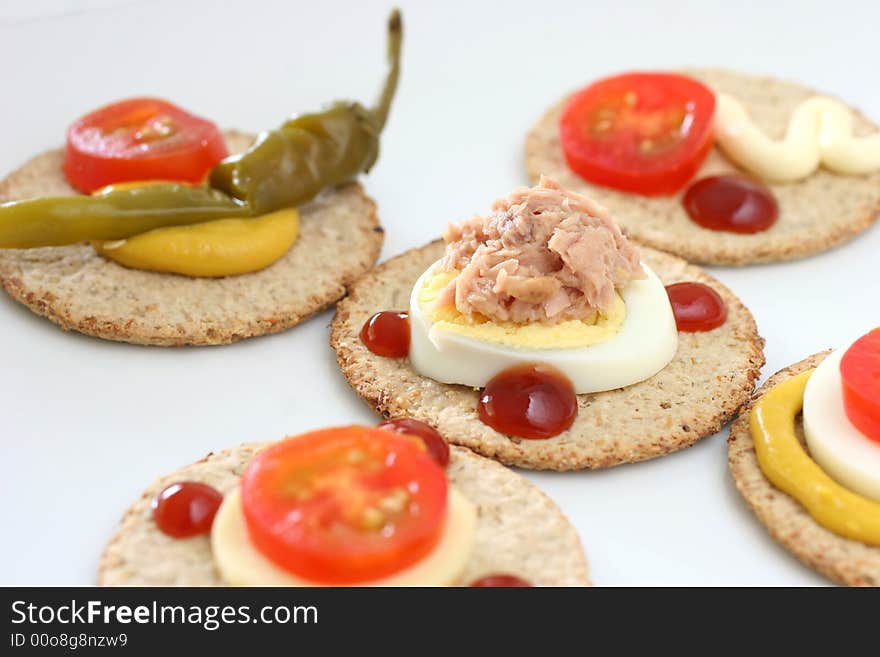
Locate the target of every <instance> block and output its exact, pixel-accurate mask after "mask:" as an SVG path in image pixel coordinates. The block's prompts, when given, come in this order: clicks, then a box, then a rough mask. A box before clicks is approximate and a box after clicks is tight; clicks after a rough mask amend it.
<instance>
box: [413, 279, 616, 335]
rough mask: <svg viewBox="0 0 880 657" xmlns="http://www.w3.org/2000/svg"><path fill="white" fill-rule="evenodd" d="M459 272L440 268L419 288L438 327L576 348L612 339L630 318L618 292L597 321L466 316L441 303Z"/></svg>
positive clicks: (424, 306) (424, 305)
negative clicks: (527, 321) (518, 320)
mask: <svg viewBox="0 0 880 657" xmlns="http://www.w3.org/2000/svg"><path fill="white" fill-rule="evenodd" d="M458 274H459V272H458V271H454V270H453V271H448V272H447V271H439V272H437V273H435V274H434V275H433V276H431V277H430V278H428V280H426V281H425V284H424V286H423V287H422V289H421V290H419V291H418V300H419V305H420V306H421V308H422V311H423V312H424V313H425V315H426V316H427V317H428V318H429V319H430V321H431V323H432V326H433V327H434V328H435V329H437V330H440V331H446V332H448V333H457V334H460V335H465V336H468V337H471V338H474V339H476V340H480V341H482V342H491V343H495V344H499V345H504V346H507V347H518V348H521V349H574V348H579V347H589V346H590V345H594V344H598V343H600V342H605V341H606V340H610V339H611V338H613V337H614V336H615V335H617V333H618V332H619V331H620V327H621V326H623V322H624V320H625V319H626V304H625V303H624V301H623V299H622V298H621V297H620V295H619V294H615V298H614V304H613V305H612V307H611V309H610V310H609V311H608V312H606V313H598V314H597V316H596V318H595V321H594V322H589V321H583V320H569V321H564V322H559V323H558V324H552V325H547V324H541V323H537V322H536V323H533V324H516V323H514V322H492V321H490V320H489V319H488V318H481V317H476V318H471V317H465V316H464V315H462V314H461V313H460V312H459V311H458V310H457V309H456V307H455V306H454V305H451V304H445V305H439V304H438V303H437V300H438V298H439V297H440V294H441V293H442V292H443V290H444V289H445V288H446V286H447V285H448V284H449V283H450V282H452V281H453V280H454V279H455V277H456V276H458Z"/></svg>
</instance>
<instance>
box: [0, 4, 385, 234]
mask: <svg viewBox="0 0 880 657" xmlns="http://www.w3.org/2000/svg"><path fill="white" fill-rule="evenodd" d="M402 38H403V25H402V21H401V17H400V12H399V11H397V10H395V11H393V12H392V14H391V17H390V19H389V21H388V59H389V70H388V73H387V76H386V80H385V84H384V86H383V89H382V93H381V95H380V97H379V100H378V102H377V104H376V106H375V107H374V108H372V109H367V108H366V107H364V106H363V105H361V104H359V103H355V102H336V103H334V104H332V105H331V106H330V107H329V108H327V109H326V110H324V111H322V112H316V113H313V114H304V115H302V116H299V117H296V118H293V119H290V120H288V121H286V122H285V123H284V124H283V125H282V126H281V127H280V128H278V129H276V130H270V131H268V132H264V133H263V134H261V135H260V136H259V137H258V139H257V141H256V142H255V143H254V144H253V146H251V147H250V148H249V149H248V150H247V151H246V152H244V153H242V154H241V155H234V156H232V157H229V158H226V159H225V160H223V161H222V162H220V164H218V165H217V166H216V167H214V169H213V170H212V171H211V174H210V176H209V178H208V184H207V185H203V186H190V185H182V184H175V183H158V184H152V185H149V186H145V187H139V188H132V189H119V190H115V191H114V190H112V189H111V190H110V191H107V192H105V193H101V194H98V195H95V196H69V197H66V196H65V197H54V198H38V199H30V200H24V201H14V202H11V203H5V204H3V205H0V248H33V247H40V246H61V245H65V244H74V243H77V242H82V241H85V240H93V239H94V240H111V239H125V238H127V237H132V236H134V235H137V234H139V233H143V232H146V231H149V230H153V229H156V228H164V227H167V226H177V225H183V224H194V223H200V222H204V221H212V220H215V219H224V218H231V217H236V218H241V217H253V216H257V215H261V214H265V213H267V212H272V211H274V210H279V209H281V208H285V207H292V206H298V205H302V204H303V203H307V202H308V201H310V200H311V199H313V198H314V197H315V196H317V195H318V194H319V193H320V192H321V190H323V189H324V188H326V187H331V186H334V185H338V184H341V183H343V182H346V181H348V180H351V179H353V178H354V177H356V176H357V175H358V174H359V173H361V172H367V171H369V170H370V168H371V167H372V166H373V164H374V163H375V161H376V159H377V158H378V156H379V135H380V133H381V131H382V128H383V127H384V125H385V121H386V119H387V117H388V112H389V110H390V107H391V102H392V100H393V98H394V94H395V91H396V89H397V80H398V77H399V75H400V47H401V42H402Z"/></svg>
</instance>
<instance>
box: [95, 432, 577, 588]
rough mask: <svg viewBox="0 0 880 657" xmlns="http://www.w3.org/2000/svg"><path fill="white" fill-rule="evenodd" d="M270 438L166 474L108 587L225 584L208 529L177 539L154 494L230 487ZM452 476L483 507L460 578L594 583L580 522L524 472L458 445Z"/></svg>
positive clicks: (124, 531)
mask: <svg viewBox="0 0 880 657" xmlns="http://www.w3.org/2000/svg"><path fill="white" fill-rule="evenodd" d="M269 444H270V443H248V444H245V445H241V446H239V447H234V448H232V449H227V450H224V451H222V452H219V453H217V454H210V455H208V456H207V457H206V458H204V459H202V460H201V461H199V462H197V463H193V464H192V465H188V466H186V467H183V468H181V469H179V470H177V471H176V472H173V473H171V474H170V475H167V476H165V477H162V478H161V479H159V480H158V481H156V482H155V483H154V484H153V485H152V486H150V487H149V488H148V489H147V490H146V491H145V492H144V494H143V495H142V496H141V498H140V499H139V500H138V501H137V502H135V503H134V504H133V505H132V506H131V507H130V508H129V509H128V511H127V512H126V513H125V516H124V517H123V519H122V522H121V523H120V525H119V528H118V529H117V531H116V533H115V535H114V536H113V538H112V539H111V540H110V542H109V544H108V545H107V548H106V549H105V551H104V554H103V556H102V557H101V561H100V565H99V567H98V584H99V585H104V586H222V585H223V582H222V580H221V579H220V575H219V574H218V573H217V570H216V569H215V568H214V564H213V559H212V557H211V545H210V541H209V538H208V537H207V536H196V537H193V538H188V539H176V538H171V537H169V536H166V535H165V534H163V533H162V532H160V531H159V530H158V529H157V528H156V525H155V523H154V522H153V519H152V511H151V503H152V501H153V498H155V496H156V495H157V493H159V491H161V490H162V489H163V488H165V487H166V486H168V485H170V484H172V483H175V482H179V481H184V480H188V481H201V482H205V483H207V484H210V485H211V486H214V487H215V488H217V489H218V490H219V491H221V492H222V493H224V494H225V493H227V492H229V491H230V490H231V489H232V488H234V487H235V486H236V485H237V484H238V481H239V478H240V476H241V474H242V472H243V471H244V468H245V466H246V465H247V464H248V462H250V460H251V458H252V457H253V456H254V454H256V453H257V452H258V451H260V449H262V448H264V447H266V446H268V445H269ZM447 474H448V476H449V481H450V483H451V484H452V485H453V486H455V488H456V489H457V490H458V491H459V492H460V493H462V494H463V495H464V496H465V497H467V498H468V499H469V500H470V501H471V503H473V504H475V505H476V506H477V509H478V511H477V516H478V520H477V532H476V539H475V543H474V549H473V552H472V554H471V557H470V560H469V561H468V563H467V566H466V567H465V571H464V572H463V573H462V575H461V578H460V582H459V584H460V585H467V584H468V583H469V582H472V581H474V580H475V579H478V578H480V577H483V576H485V575H489V574H493V573H507V574H512V575H517V576H519V577H523V578H525V579H526V580H528V581H530V582H531V583H532V584H534V585H536V586H589V584H590V581H589V578H588V575H587V562H586V559H585V558H584V552H583V548H582V547H581V543H580V539H579V538H578V535H577V532H576V531H575V529H574V527H573V526H572V525H571V523H570V522H569V521H568V519H567V518H566V517H565V516H564V515H563V514H562V512H561V511H560V510H559V507H557V506H556V504H555V503H554V502H553V501H552V500H551V499H550V498H548V497H547V496H546V495H544V493H542V492H541V491H540V490H538V489H537V488H536V487H535V486H533V485H532V484H530V483H529V482H528V481H527V480H526V479H525V478H524V477H522V476H520V475H518V474H516V473H514V472H512V471H510V470H508V469H507V468H504V467H502V466H500V465H498V464H497V463H494V462H493V461H490V460H488V459H484V458H482V457H480V456H477V455H476V454H474V453H472V452H470V451H469V450H466V449H463V448H460V447H452V448H451V450H450V462H449V466H448V468H447Z"/></svg>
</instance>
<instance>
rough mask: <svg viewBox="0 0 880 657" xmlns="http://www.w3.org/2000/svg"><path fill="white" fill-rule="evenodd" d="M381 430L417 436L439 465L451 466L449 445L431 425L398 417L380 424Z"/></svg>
mask: <svg viewBox="0 0 880 657" xmlns="http://www.w3.org/2000/svg"><path fill="white" fill-rule="evenodd" d="M379 428H380V429H386V430H390V431H396V432H397V433H402V434H405V435H409V436H417V437H418V438H419V440H421V441H422V442H423V443H424V444H425V449H427V450H428V454H430V455H431V458H433V459H434V460H435V461H437V463H438V464H440V465H442V466H443V467H444V468H445V467H446V466H447V465H449V445H447V444H446V441H445V440H443V436H441V435H440V432H439V431H437V430H436V429H435V428H434V427H432V426H431V425H430V424H425V423H424V422H419V421H418V420H414V419H412V418H409V417H396V418H393V419H391V420H385V421H384V422H382V423H381V424H379Z"/></svg>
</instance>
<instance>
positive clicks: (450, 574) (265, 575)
mask: <svg viewBox="0 0 880 657" xmlns="http://www.w3.org/2000/svg"><path fill="white" fill-rule="evenodd" d="M476 530H477V510H476V507H475V506H474V505H473V504H471V503H470V502H469V501H468V500H467V499H466V498H465V497H464V496H463V495H462V494H461V493H459V492H458V491H456V490H454V489H452V488H450V489H449V500H448V503H447V516H446V526H445V527H444V529H443V534H442V536H441V537H440V541H439V542H438V543H437V545H436V546H435V547H434V549H433V550H432V551H431V552H430V553H429V554H428V556H426V557H425V558H424V559H422V560H421V561H418V562H417V563H415V564H413V565H412V566H409V567H408V568H406V569H405V570H401V571H400V572H398V573H395V574H393V575H391V576H389V577H385V578H383V579H378V580H371V581H368V582H358V583H357V586H451V585H452V584H454V583H455V582H456V580H457V579H458V577H459V575H460V574H461V572H462V571H463V570H464V566H465V564H466V563H467V561H468V559H469V558H470V554H471V550H472V549H473V545H474V536H475V534H476ZM211 550H212V552H213V553H214V565H215V566H216V567H217V570H218V571H219V573H220V576H221V577H222V578H223V580H224V581H225V582H226V583H227V584H230V585H232V586H321V585H322V584H321V583H319V582H314V581H309V580H306V579H303V578H302V577H298V576H297V575H294V574H293V573H291V572H289V571H287V570H284V569H283V568H281V567H280V566H277V565H276V564H275V563H274V562H272V561H270V560H269V559H268V558H267V557H265V556H263V554H262V552H260V551H259V550H258V549H257V548H256V546H254V544H253V543H252V542H251V539H250V535H249V533H248V529H247V524H246V523H245V518H244V511H243V510H242V506H241V491H240V489H239V488H238V487H236V488H235V489H234V490H232V491H230V492H229V493H228V494H227V495H226V497H225V498H224V499H223V503H222V504H221V505H220V508H219V509H218V510H217V515H216V516H215V517H214V524H213V526H212V527H211Z"/></svg>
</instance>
